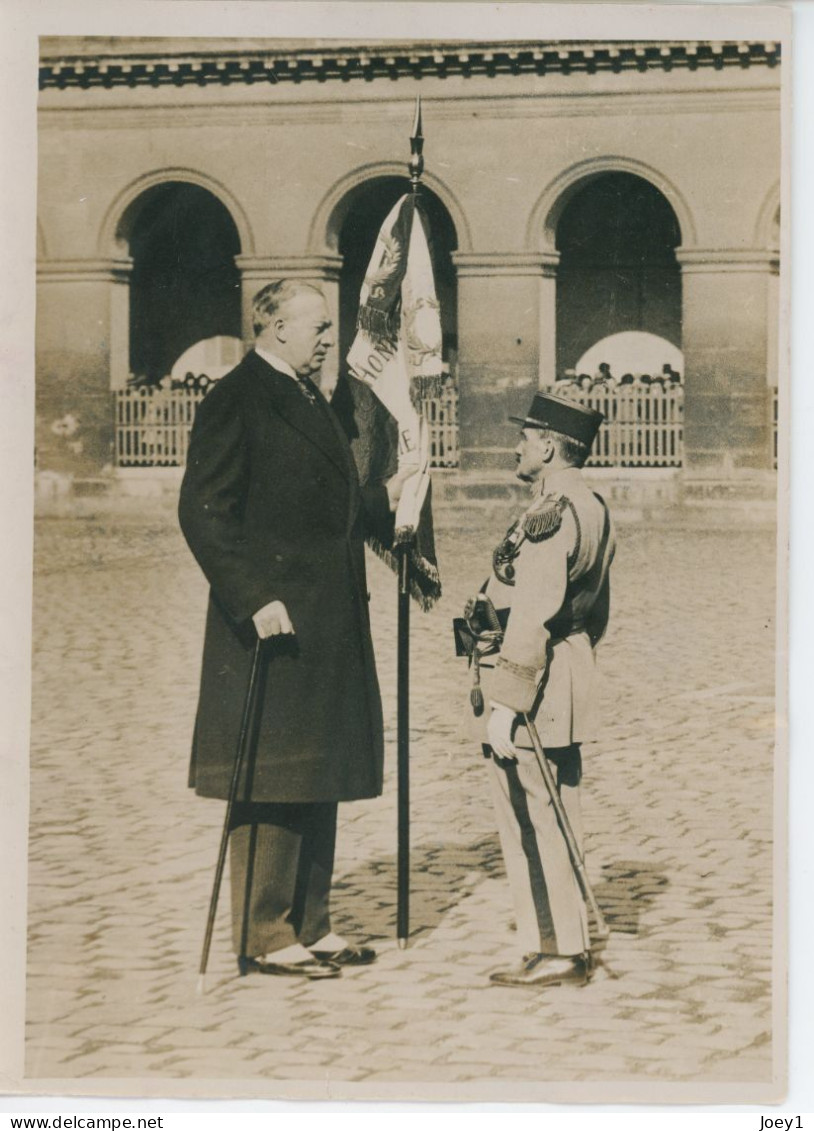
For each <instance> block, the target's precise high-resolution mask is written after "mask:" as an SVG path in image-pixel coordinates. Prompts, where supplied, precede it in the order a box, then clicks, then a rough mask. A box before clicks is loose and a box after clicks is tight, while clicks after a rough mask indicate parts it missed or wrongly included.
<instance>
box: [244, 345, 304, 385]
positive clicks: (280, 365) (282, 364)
mask: <svg viewBox="0 0 814 1131" xmlns="http://www.w3.org/2000/svg"><path fill="white" fill-rule="evenodd" d="M254 352H255V353H256V354H258V356H259V357H262V359H263V361H267V362H268V363H269V365H271V366H272V367H273V368H274V369H276V370H277V371H278V372H279V373H285V375H286V376H287V377H293V378H294V380H295V381H299V377H298V376H297V374H296V373H295V372H294V370H293V369H292V367H291V366H290V365H289V364H288V362H287V361H283V359H282V358H281V357H278V356H277V354H275V353H269V351H268V350H264V349H261V348H260V346H255V347H254Z"/></svg>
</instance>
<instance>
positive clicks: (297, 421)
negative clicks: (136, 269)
mask: <svg viewBox="0 0 814 1131" xmlns="http://www.w3.org/2000/svg"><path fill="white" fill-rule="evenodd" d="M253 317H254V330H255V334H256V338H257V341H256V346H255V349H253V350H251V351H250V352H249V353H248V354H247V355H246V357H245V358H244V359H243V361H242V362H241V363H240V364H239V365H238V366H237V368H235V369H234V370H232V372H231V373H228V374H227V375H226V376H225V377H223V378H222V379H221V380H220V381H219V382H218V383H217V385H216V386H215V387H214V388H213V389H212V391H211V392H210V393H209V394H208V395H207V397H206V398H205V399H204V401H203V402H202V403H201V405H200V406H199V408H198V411H197V414H196V418H195V423H194V426H193V429H192V435H191V439H190V447H189V455H188V459H187V467H186V472H185V475H184V480H183V485H182V488H181V497H180V504H179V518H180V522H181V527H182V530H183V532H184V536H185V538H186V540H187V542H188V544H189V546H190V548H191V550H192V552H193V554H194V555H195V557H196V559H197V561H198V563H199V564H200V566H201V569H202V570H203V572H204V574H205V575H206V577H207V579H208V581H209V583H210V587H211V588H210V597H209V607H208V613H207V621H206V634H205V641H204V654H203V665H202V675H201V688H200V699H199V705H198V714H197V719H196V725H195V735H194V739H193V751H192V761H191V767H190V784H191V785H192V786H193V787H194V788H195V790H196V792H197V793H198V794H199V795H201V796H203V797H214V798H221V799H225V798H227V796H228V790H229V783H230V778H231V772H232V767H233V764H234V757H235V749H236V744H237V737H238V732H239V727H240V717H241V712H242V705H243V699H244V696H245V691H246V683H247V679H248V673H249V668H250V665H251V657H252V652H253V648H254V642H255V640H256V639H257V636H258V635H259V636H260V637H261V638H267V637H274V640H273V641H272V642H271V643H270V644H269V645H267V648H268V650H269V662H268V666H267V669H266V679H265V682H264V684H263V687H262V692H261V708H260V717H259V724H258V729H257V739H256V743H255V744H254V746H253V749H252V756H251V757H250V758H249V760H248V764H247V768H246V772H245V774H244V776H243V779H242V781H241V783H240V790H239V793H238V798H239V803H238V804H237V805H236V806H235V811H234V817H233V821H232V831H231V834H230V864H231V880H232V921H233V941H234V946H235V950H236V952H237V954H238V956H239V959H240V962H241V969H242V970H243V971H244V972H245V971H246V970H248V969H252V970H259V971H262V972H263V973H268V974H277V975H288V976H292V975H293V976H299V977H306V978H310V979H316V978H324V977H335V976H337V974H339V973H340V971H341V967H342V966H343V965H364V964H367V963H369V962H372V961H373V960H374V959H375V953H374V952H373V951H372V950H371V949H370V948H368V947H359V946H355V945H353V944H351V943H349V942H347V941H346V940H345V939H343V938H341V937H339V936H338V935H336V934H335V933H334V932H333V931H332V929H331V920H330V889H331V876H332V870H333V862H334V846H335V839H336V816H337V803H338V802H339V801H353V800H357V799H360V798H368V797H376V796H378V795H379V794H380V793H381V790H382V763H383V727H382V709H381V699H380V695H379V687H378V682H377V678H376V669H375V664H374V657H373V647H372V642H371V636H370V623H369V615H368V592H367V584H366V580H365V557H364V538H365V536H366V535H371V534H372V535H373V537H374V538H376V539H378V540H379V541H381V542H383V543H386V542H388V540H390V539H392V529H393V517H392V516H393V511H394V510H395V507H396V505H397V502H398V498H399V495H400V491H401V486H402V483H403V475H402V474H398V473H397V474H396V475H395V476H393V477H392V478H391V479H389V480H388V481H387V482H386V483H382V482H379V483H375V482H374V483H366V484H364V485H360V482H359V477H358V474H357V470H356V466H355V463H354V460H353V457H352V454H351V449H350V446H349V444H348V440H347V438H346V435H345V432H344V431H343V428H342V426H341V425H340V422H339V420H338V418H337V416H336V414H335V413H334V411H333V410H332V409H331V408H330V406H329V405H328V403H327V401H326V400H325V398H324V397H323V396H322V395H321V394H320V393H319V391H318V389H317V387H316V385H315V384H314V383H313V381H312V378H318V375H319V371H320V368H321V366H322V364H323V361H324V359H325V355H326V353H327V351H328V349H329V348H330V347H331V345H332V344H333V335H332V329H331V322H330V318H329V315H328V309H327V305H326V303H325V299H324V297H323V295H322V293H321V292H320V291H319V290H318V288H316V287H313V286H311V285H310V284H307V283H304V282H298V281H291V280H279V281H276V282H274V283H271V284H269V285H268V286H267V287H264V288H263V289H262V290H261V291H260V292H259V293H258V294H257V295H256V296H255V299H254V306H253Z"/></svg>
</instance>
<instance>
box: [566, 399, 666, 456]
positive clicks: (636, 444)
mask: <svg viewBox="0 0 814 1131" xmlns="http://www.w3.org/2000/svg"><path fill="white" fill-rule="evenodd" d="M549 391H551V392H553V391H554V390H553V389H550V390H549ZM572 396H573V397H574V400H576V401H578V402H579V403H580V404H583V405H585V406H586V407H587V408H593V409H598V410H599V412H601V413H602V415H603V416H604V417H605V423H604V424H603V425H602V427H601V428H600V430H599V435H598V436H597V438H596V441H595V442H594V446H593V450H592V454H591V458H590V459H589V460H588V462H587V466H588V467H681V464H682V462H683V458H684V389H683V388H682V387H680V386H678V387H676V388H672V389H665V390H664V392H663V393H662V392H657V393H656V392H653V393H651V392H650V389H649V388H648V387H638V386H633V387H628V386H624V387H622V388H617V389H614V390H612V391H593V392H590V393H579V394H578V395H575V394H572Z"/></svg>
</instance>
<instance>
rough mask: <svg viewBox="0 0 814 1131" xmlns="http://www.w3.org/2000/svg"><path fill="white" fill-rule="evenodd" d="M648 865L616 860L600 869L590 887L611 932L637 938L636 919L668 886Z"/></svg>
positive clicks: (638, 932)
mask: <svg viewBox="0 0 814 1131" xmlns="http://www.w3.org/2000/svg"><path fill="white" fill-rule="evenodd" d="M669 882H670V881H669V880H668V879H667V877H666V876H665V875H662V873H661V872H659V870H658V869H657V868H656V867H655V866H654V865H652V864H646V863H642V862H641V861H638V860H616V861H614V862H613V863H612V864H605V865H604V867H603V868H602V879H601V880H600V881H599V882H598V883H597V884H595V885H594V895H595V896H596V902H597V903H598V904H599V907H600V908H601V910H602V914H603V915H604V916H605V918H606V920H607V923H608V926H609V927H610V929H611V931H614V932H617V933H618V934H623V935H637V936H638V935H639V934H640V930H639V920H640V918H641V916H642V914H643V913H644V912H645V911H647V910H648V908H649V907H650V906H651V904H652V903H653V902H654V901H655V899H656V897H657V896H659V895H661V894H663V892H664V891H665V889H666V888H667V886H668V884H669Z"/></svg>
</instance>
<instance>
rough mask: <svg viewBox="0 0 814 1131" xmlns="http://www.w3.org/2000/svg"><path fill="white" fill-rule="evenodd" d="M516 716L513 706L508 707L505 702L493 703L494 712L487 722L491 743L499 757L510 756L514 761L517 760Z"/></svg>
mask: <svg viewBox="0 0 814 1131" xmlns="http://www.w3.org/2000/svg"><path fill="white" fill-rule="evenodd" d="M516 718H517V714H516V712H515V711H513V710H512V708H511V707H506V706H504V705H503V703H492V713H491V715H490V716H489V722H488V723H487V724H486V730H487V733H488V735H489V745H490V746H491V747H492V749H493V750H494V752H495V754H497V756H498V758H508V759H509V760H510V761H512V762H514V761H516V760H517V748H516V747H515V745H514V743H513V742H512V732H513V730H514V722H515V719H516Z"/></svg>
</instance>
